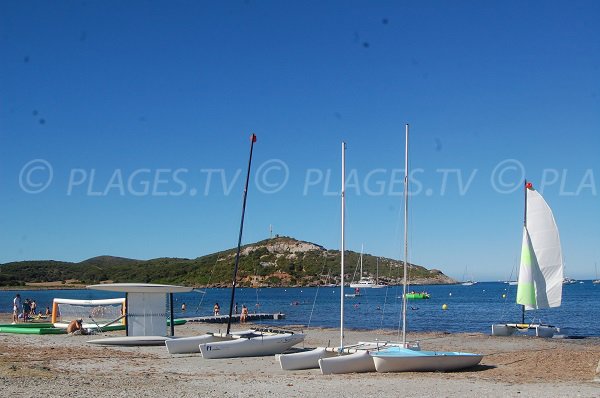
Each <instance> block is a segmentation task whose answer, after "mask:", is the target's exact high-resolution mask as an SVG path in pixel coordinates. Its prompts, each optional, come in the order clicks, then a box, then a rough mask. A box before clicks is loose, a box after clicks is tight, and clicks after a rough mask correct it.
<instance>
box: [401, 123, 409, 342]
mask: <svg viewBox="0 0 600 398" xmlns="http://www.w3.org/2000/svg"><path fill="white" fill-rule="evenodd" d="M407 263H408V123H406V142H405V149H404V280H403V282H402V346H403V347H406V274H407V270H408V267H407V265H406V264H407Z"/></svg>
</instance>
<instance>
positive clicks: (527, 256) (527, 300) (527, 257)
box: [517, 234, 536, 307]
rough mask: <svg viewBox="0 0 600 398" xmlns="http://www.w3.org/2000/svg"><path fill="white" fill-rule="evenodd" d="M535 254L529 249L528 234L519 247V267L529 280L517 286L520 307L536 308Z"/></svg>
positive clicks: (520, 282)
mask: <svg viewBox="0 0 600 398" xmlns="http://www.w3.org/2000/svg"><path fill="white" fill-rule="evenodd" d="M534 256H535V253H534V252H533V248H532V247H531V241H530V240H529V234H527V235H526V239H525V242H523V246H522V247H521V267H522V268H524V269H525V270H526V271H527V274H528V275H529V276H530V278H529V280H521V279H520V278H519V284H518V286H517V303H518V304H522V305H528V306H532V307H535V306H536V297H535V285H534V283H533V263H534V262H535V258H534Z"/></svg>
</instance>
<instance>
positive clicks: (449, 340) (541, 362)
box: [0, 316, 600, 397]
mask: <svg viewBox="0 0 600 398" xmlns="http://www.w3.org/2000/svg"><path fill="white" fill-rule="evenodd" d="M0 319H1V322H0V323H9V322H7V321H8V317H7V316H2V317H1V318H0ZM236 327H239V325H237V326H236ZM219 328H223V325H207V324H200V323H188V324H186V325H183V326H178V327H177V329H176V334H177V335H180V336H184V335H195V334H200V333H204V332H206V331H217V330H218V329H219ZM292 329H293V328H292ZM296 330H298V329H296ZM304 332H305V333H307V337H306V340H305V343H304V345H303V346H304V348H309V347H315V346H320V345H327V344H328V343H331V345H336V344H337V343H338V341H339V331H338V330H335V329H308V330H304ZM123 334H124V332H122V331H120V332H110V333H105V334H103V335H106V336H118V335H123ZM98 337H100V336H98V335H95V336H81V335H19V334H0V384H1V389H2V396H4V397H12V396H18V397H38V396H40V395H44V394H49V395H51V396H56V397H67V396H70V397H72V396H76V395H82V394H86V395H87V394H91V395H93V396H97V397H159V396H173V395H174V396H179V397H197V396H210V397H232V396H233V397H265V396H282V397H313V396H314V397H317V396H325V395H326V396H328V397H356V396H370V397H372V396H375V397H391V396H398V395H404V396H406V395H410V396H419V397H454V396H484V395H485V396H491V397H517V396H520V397H523V396H540V395H548V396H553V397H597V396H600V382H595V381H594V379H595V377H596V368H597V366H598V361H599V360H600V344H599V343H600V339H598V338H588V339H540V338H534V337H525V336H515V337H491V336H488V335H484V334H444V333H419V334H410V335H409V337H410V339H411V340H415V339H417V340H420V341H421V346H422V347H423V348H424V349H434V350H436V349H439V350H453V351H454V350H460V351H469V352H479V353H483V354H485V357H484V359H483V361H482V362H481V364H480V365H479V366H477V367H475V368H473V369H470V370H467V371H462V372H453V373H439V372H437V373H397V374H378V373H366V374H347V375H330V376H323V375H321V374H320V371H319V369H314V370H303V371H283V370H281V368H280V367H279V364H278V363H277V362H276V360H275V358H274V357H271V356H269V357H260V358H236V359H215V360H205V359H203V358H202V357H201V356H200V354H194V355H170V354H168V352H167V350H166V349H165V348H164V347H99V346H94V345H91V344H86V341H87V340H89V339H93V338H98ZM345 338H346V341H347V342H348V343H352V342H356V341H359V340H363V341H365V340H374V339H380V340H396V333H395V332H391V331H347V333H346V336H345ZM298 348H299V349H301V348H303V347H302V346H299V347H298Z"/></svg>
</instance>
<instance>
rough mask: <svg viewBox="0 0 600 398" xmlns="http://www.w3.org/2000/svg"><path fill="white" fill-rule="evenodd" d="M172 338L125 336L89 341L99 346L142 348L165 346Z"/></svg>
mask: <svg viewBox="0 0 600 398" xmlns="http://www.w3.org/2000/svg"><path fill="white" fill-rule="evenodd" d="M169 339H170V337H165V336H123V337H107V338H104V339H94V340H88V341H87V342H88V343H90V344H99V345H121V346H142V345H163V344H165V341H168V340H169Z"/></svg>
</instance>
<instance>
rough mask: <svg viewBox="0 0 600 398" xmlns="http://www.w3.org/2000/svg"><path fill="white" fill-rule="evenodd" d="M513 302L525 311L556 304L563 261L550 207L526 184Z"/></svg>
mask: <svg viewBox="0 0 600 398" xmlns="http://www.w3.org/2000/svg"><path fill="white" fill-rule="evenodd" d="M526 201H527V203H526V219H525V226H524V228H523V244H522V247H521V266H520V269H519V285H518V288H517V303H518V304H522V305H524V306H525V309H526V310H531V309H538V308H550V307H558V306H560V303H561V300H562V281H563V260H562V250H561V247H560V238H559V235H558V228H557V226H556V222H555V221H554V216H553V215H552V210H551V209H550V207H549V206H548V204H547V203H546V201H545V200H544V198H542V196H541V195H540V194H539V193H538V192H537V191H536V190H534V189H533V187H532V186H531V184H527V189H526Z"/></svg>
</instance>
